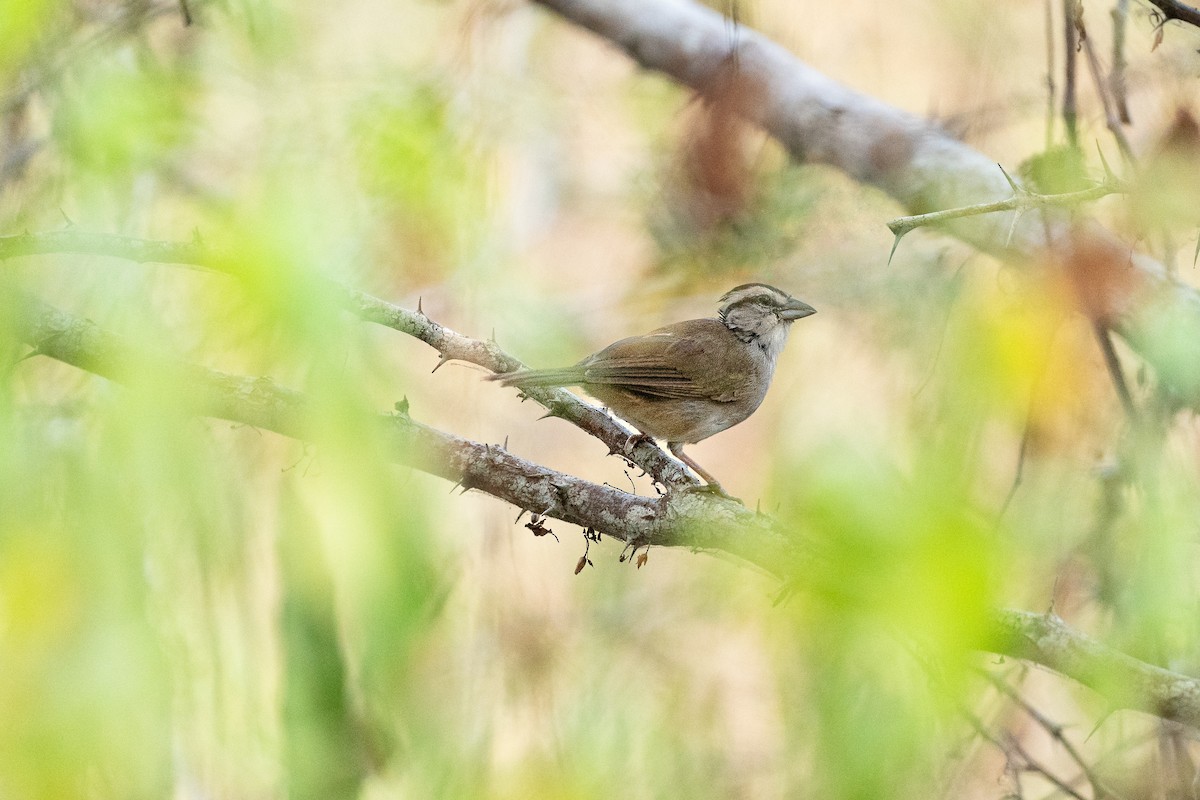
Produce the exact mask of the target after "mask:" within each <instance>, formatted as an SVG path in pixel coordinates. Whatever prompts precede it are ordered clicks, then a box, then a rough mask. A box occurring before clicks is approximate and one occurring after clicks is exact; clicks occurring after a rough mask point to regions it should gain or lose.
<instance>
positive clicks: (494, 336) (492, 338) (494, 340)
mask: <svg viewBox="0 0 1200 800" xmlns="http://www.w3.org/2000/svg"><path fill="white" fill-rule="evenodd" d="M488 341H489V342H491V343H492V344H496V329H495V328H492V335H491V336H489V337H488Z"/></svg>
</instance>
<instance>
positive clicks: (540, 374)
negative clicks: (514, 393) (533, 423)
mask: <svg viewBox="0 0 1200 800" xmlns="http://www.w3.org/2000/svg"><path fill="white" fill-rule="evenodd" d="M488 380H491V381H500V383H502V384H504V385H505V386H516V387H518V388H521V389H525V388H535V387H544V388H550V387H556V386H578V385H579V384H580V383H582V382H583V369H582V368H581V367H562V368H560V369H522V370H517V371H516V372H504V373H500V374H499V375H490V376H488Z"/></svg>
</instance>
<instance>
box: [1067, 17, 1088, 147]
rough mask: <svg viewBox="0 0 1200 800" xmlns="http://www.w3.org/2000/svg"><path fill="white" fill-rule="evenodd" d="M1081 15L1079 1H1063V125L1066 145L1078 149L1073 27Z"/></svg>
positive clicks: (1075, 33) (1076, 34)
mask: <svg viewBox="0 0 1200 800" xmlns="http://www.w3.org/2000/svg"><path fill="white" fill-rule="evenodd" d="M1082 13H1083V5H1082V4H1081V3H1080V2H1079V0H1063V40H1064V41H1065V43H1066V46H1065V48H1064V58H1063V70H1064V75H1065V77H1064V80H1063V87H1064V88H1063V105H1062V115H1063V123H1064V124H1065V125H1066V128H1067V144H1069V145H1070V146H1071V147H1073V148H1078V147H1079V132H1078V130H1077V128H1076V120H1077V119H1078V118H1079V112H1078V110H1077V108H1076V101H1075V55H1076V53H1078V51H1079V31H1078V29H1077V28H1076V27H1075V26H1076V22H1077V20H1078V18H1079V15H1080V14H1082Z"/></svg>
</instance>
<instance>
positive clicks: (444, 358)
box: [429, 355, 454, 375]
mask: <svg viewBox="0 0 1200 800" xmlns="http://www.w3.org/2000/svg"><path fill="white" fill-rule="evenodd" d="M453 360H454V359H453V358H451V357H450V356H447V355H442V356H439V357H438V363H437V366H436V367H434V368H433V369H432V370H430V372H429V374H430V375H432V374H433V373H435V372H437V371H438V370H439V369H441V368H442V367H444V366H445V365H446V362H448V361H453Z"/></svg>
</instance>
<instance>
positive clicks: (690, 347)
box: [579, 319, 753, 402]
mask: <svg viewBox="0 0 1200 800" xmlns="http://www.w3.org/2000/svg"><path fill="white" fill-rule="evenodd" d="M731 345H736V346H733V347H731ZM744 347H745V346H744V345H743V344H742V343H741V342H739V341H737V339H736V337H734V336H733V334H731V333H730V332H729V329H728V328H726V327H725V326H724V325H723V324H722V323H721V322H720V321H719V320H715V319H694V320H688V321H686V322H679V323H676V324H674V325H669V326H667V327H665V328H659V329H658V330H656V331H654V332H652V333H649V334H647V335H645V336H634V337H631V338H629V339H622V340H620V341H618V342H614V343H613V344H611V345H609V346H608V347H606V348H604V349H603V350H601V351H600V352H598V353H596V354H595V355H593V356H590V357H588V358H586V359H584V361H583V362H581V363H580V364H579V366H581V367H583V370H584V378H583V380H584V382H585V383H592V384H605V385H610V386H617V387H620V388H622V389H625V390H627V391H631V392H637V393H638V394H643V395H648V396H651V397H661V398H673V399H708V400H718V401H722V402H729V401H732V400H735V399H737V398H738V396H739V387H741V386H742V385H743V384H744V382H745V379H746V377H747V376H748V374H749V373H750V371H751V370H752V369H753V365H752V364H750V363H749V358H748V357H747V356H745V355H744Z"/></svg>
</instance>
